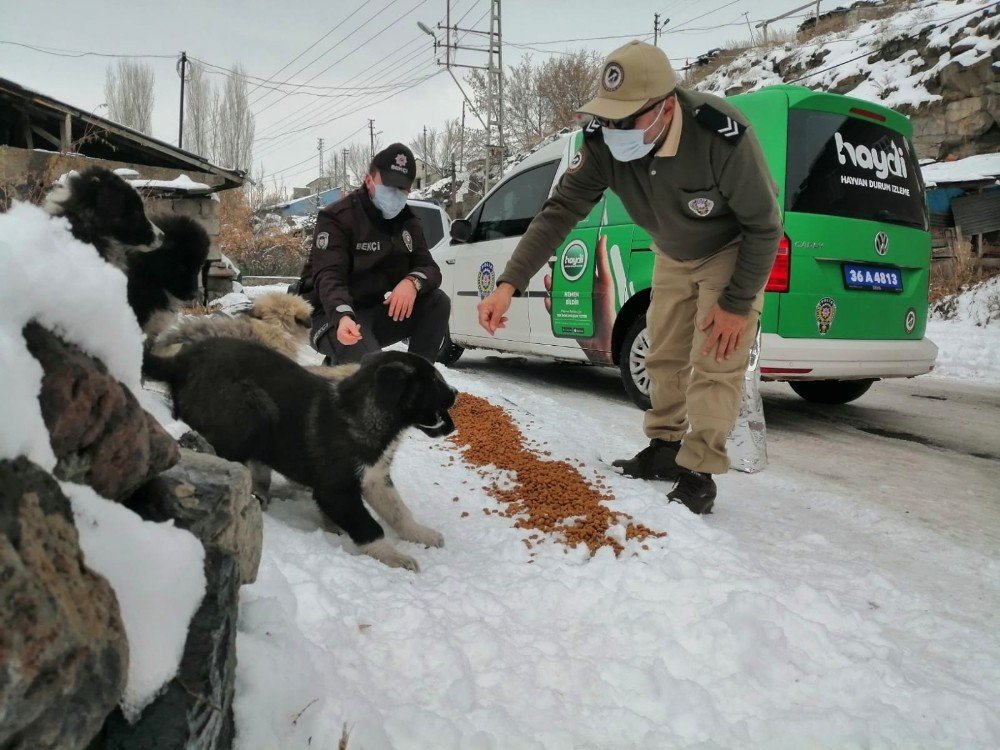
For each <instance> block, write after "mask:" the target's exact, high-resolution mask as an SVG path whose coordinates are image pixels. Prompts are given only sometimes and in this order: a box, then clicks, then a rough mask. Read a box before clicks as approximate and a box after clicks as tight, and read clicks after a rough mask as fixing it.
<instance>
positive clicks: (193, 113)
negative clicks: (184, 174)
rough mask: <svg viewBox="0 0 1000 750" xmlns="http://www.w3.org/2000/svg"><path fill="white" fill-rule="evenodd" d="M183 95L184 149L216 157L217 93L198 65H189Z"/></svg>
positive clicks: (211, 157) (207, 156)
mask: <svg viewBox="0 0 1000 750" xmlns="http://www.w3.org/2000/svg"><path fill="white" fill-rule="evenodd" d="M188 65H189V68H188V69H189V70H190V77H189V78H188V81H187V83H186V85H185V92H184V109H185V115H184V147H185V148H186V149H187V150H188V151H191V152H193V153H196V154H198V155H199V156H204V157H205V158H206V159H210V160H212V159H214V158H215V127H214V125H215V122H214V121H215V117H216V113H215V104H216V102H215V90H214V87H213V86H212V83H211V81H209V80H208V79H207V78H206V75H205V69H204V68H203V67H202V66H201V65H200V64H199V63H197V62H195V61H193V60H192V61H191V62H190V63H188Z"/></svg>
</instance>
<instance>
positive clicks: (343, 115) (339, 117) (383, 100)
mask: <svg viewBox="0 0 1000 750" xmlns="http://www.w3.org/2000/svg"><path fill="white" fill-rule="evenodd" d="M443 72H444V71H443V70H438V71H435V72H434V73H431V74H430V75H428V76H427V77H426V78H424V79H423V80H425V81H426V80H429V79H431V78H434V77H435V76H438V75H440V74H441V73H443ZM420 83H422V81H421V82H418V83H416V84H413V85H412V86H409V87H407V89H403V90H400V91H397V92H395V93H394V94H390V95H389V96H387V97H384V98H383V99H381V100H380V101H378V102H374V104H373V105H365V106H364V107H358V108H357V109H355V110H353V111H351V112H345V113H343V114H341V115H338V116H337V117H332V118H330V119H329V122H333V121H335V120H340V119H342V118H344V117H349V116H350V115H353V114H357V113H358V112H360V111H362V110H363V109H365V107H367V106H374V105H378V104H382V103H384V102H386V101H388V100H389V99H391V98H392V97H394V96H398V95H399V94H401V93H403V91H406V90H409V89H412V88H415V87H416V86H418V85H420ZM367 127H368V123H367V122H366V123H365V124H364V125H363V126H362V127H361V128H359V130H356V131H354V133H352V134H351V135H349V136H347V138H344V139H343V140H341V141H339V143H343V142H344V141H346V140H347V139H348V138H351V137H353V136H354V135H356V134H357V133H358V132H359V131H360V130H361V129H364V128H367ZM339 143H338V144H335V145H339ZM312 158H313V157H312V156H310V157H309V159H308V161H312ZM300 163H302V162H300ZM293 166H295V165H293ZM282 171H284V170H282ZM307 171H309V170H308V169H306V170H302V172H307ZM302 172H298V173H296V174H301V173H302ZM288 176H289V177H294V176H295V175H288Z"/></svg>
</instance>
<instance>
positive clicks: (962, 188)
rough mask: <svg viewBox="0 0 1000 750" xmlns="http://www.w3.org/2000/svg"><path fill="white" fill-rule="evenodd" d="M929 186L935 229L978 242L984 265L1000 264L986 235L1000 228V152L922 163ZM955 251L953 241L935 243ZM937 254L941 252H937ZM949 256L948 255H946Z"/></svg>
mask: <svg viewBox="0 0 1000 750" xmlns="http://www.w3.org/2000/svg"><path fill="white" fill-rule="evenodd" d="M920 171H921V174H922V175H923V178H924V183H925V184H926V188H927V206H928V208H929V210H930V214H931V226H932V229H933V230H934V231H935V233H936V234H938V235H947V234H949V233H950V234H951V236H952V237H953V238H954V239H957V238H959V237H968V238H969V239H970V240H972V241H974V242H975V249H976V255H977V257H978V259H979V263H980V265H982V266H989V265H1000V256H997V255H996V250H1000V248H994V247H991V246H990V245H989V243H988V242H984V238H987V239H988V237H989V236H991V235H992V236H993V237H994V240H995V239H996V235H995V234H994V233H998V232H1000V154H978V155H976V156H968V157H966V158H964V159H957V160H955V161H944V162H933V163H929V164H922V165H921V167H920ZM936 244H938V245H939V246H941V247H940V249H944V251H945V252H946V253H948V254H953V252H954V249H953V247H952V246H951V243H950V242H948V243H947V244H945V245H942V243H940V242H938V243H936ZM937 255H939V256H940V255H941V253H938V254H937ZM945 257H947V256H945Z"/></svg>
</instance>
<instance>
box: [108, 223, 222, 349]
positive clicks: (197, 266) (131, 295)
mask: <svg viewBox="0 0 1000 750" xmlns="http://www.w3.org/2000/svg"><path fill="white" fill-rule="evenodd" d="M156 224H157V225H158V226H159V228H160V229H161V230H162V231H163V241H162V243H161V244H160V246H159V247H158V248H156V249H155V250H153V251H151V252H138V251H134V250H130V251H129V252H128V254H127V267H126V269H125V275H126V276H128V304H129V307H131V308H132V311H133V312H134V313H135V317H136V319H137V320H138V321H139V326H140V327H141V328H142V330H143V332H144V333H146V335H147V336H149V337H150V338H154V337H156V336H157V335H158V334H159V333H160V332H162V331H163V330H164V329H166V328H167V327H168V326H169V325H170V324H171V323H172V322H173V319H174V317H175V315H176V314H177V311H178V310H179V309H180V306H181V303H183V302H189V301H191V300H193V299H194V298H195V297H196V296H197V295H198V277H199V275H200V273H201V269H202V266H204V265H205V259H206V258H207V257H208V249H209V245H210V244H211V240H210V239H209V237H208V232H206V231H205V228H204V227H203V226H202V225H201V224H199V223H198V222H197V221H195V220H194V219H190V218H188V217H187V216H166V217H163V218H158V219H157V220H156Z"/></svg>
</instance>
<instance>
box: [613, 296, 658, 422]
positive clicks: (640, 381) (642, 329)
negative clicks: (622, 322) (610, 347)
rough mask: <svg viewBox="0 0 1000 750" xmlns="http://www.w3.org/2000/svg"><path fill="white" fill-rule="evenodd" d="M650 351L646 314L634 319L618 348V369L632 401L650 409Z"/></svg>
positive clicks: (642, 407)
mask: <svg viewBox="0 0 1000 750" xmlns="http://www.w3.org/2000/svg"><path fill="white" fill-rule="evenodd" d="M648 351H649V334H648V332H647V331H646V316H645V315H641V316H640V317H638V318H636V319H635V320H633V321H632V325H630V326H629V327H628V331H627V332H626V333H625V338H624V339H622V345H621V349H619V350H618V369H619V370H620V371H621V376H622V384H623V385H624V386H625V392H626V393H627V394H628V397H629V398H630V399H632V402H633V403H634V404H635V405H636V406H638V407H639V408H640V409H643V410H645V409H648V408H650V406H651V404H650V402H649V374H648V373H647V372H646V352H648Z"/></svg>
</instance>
